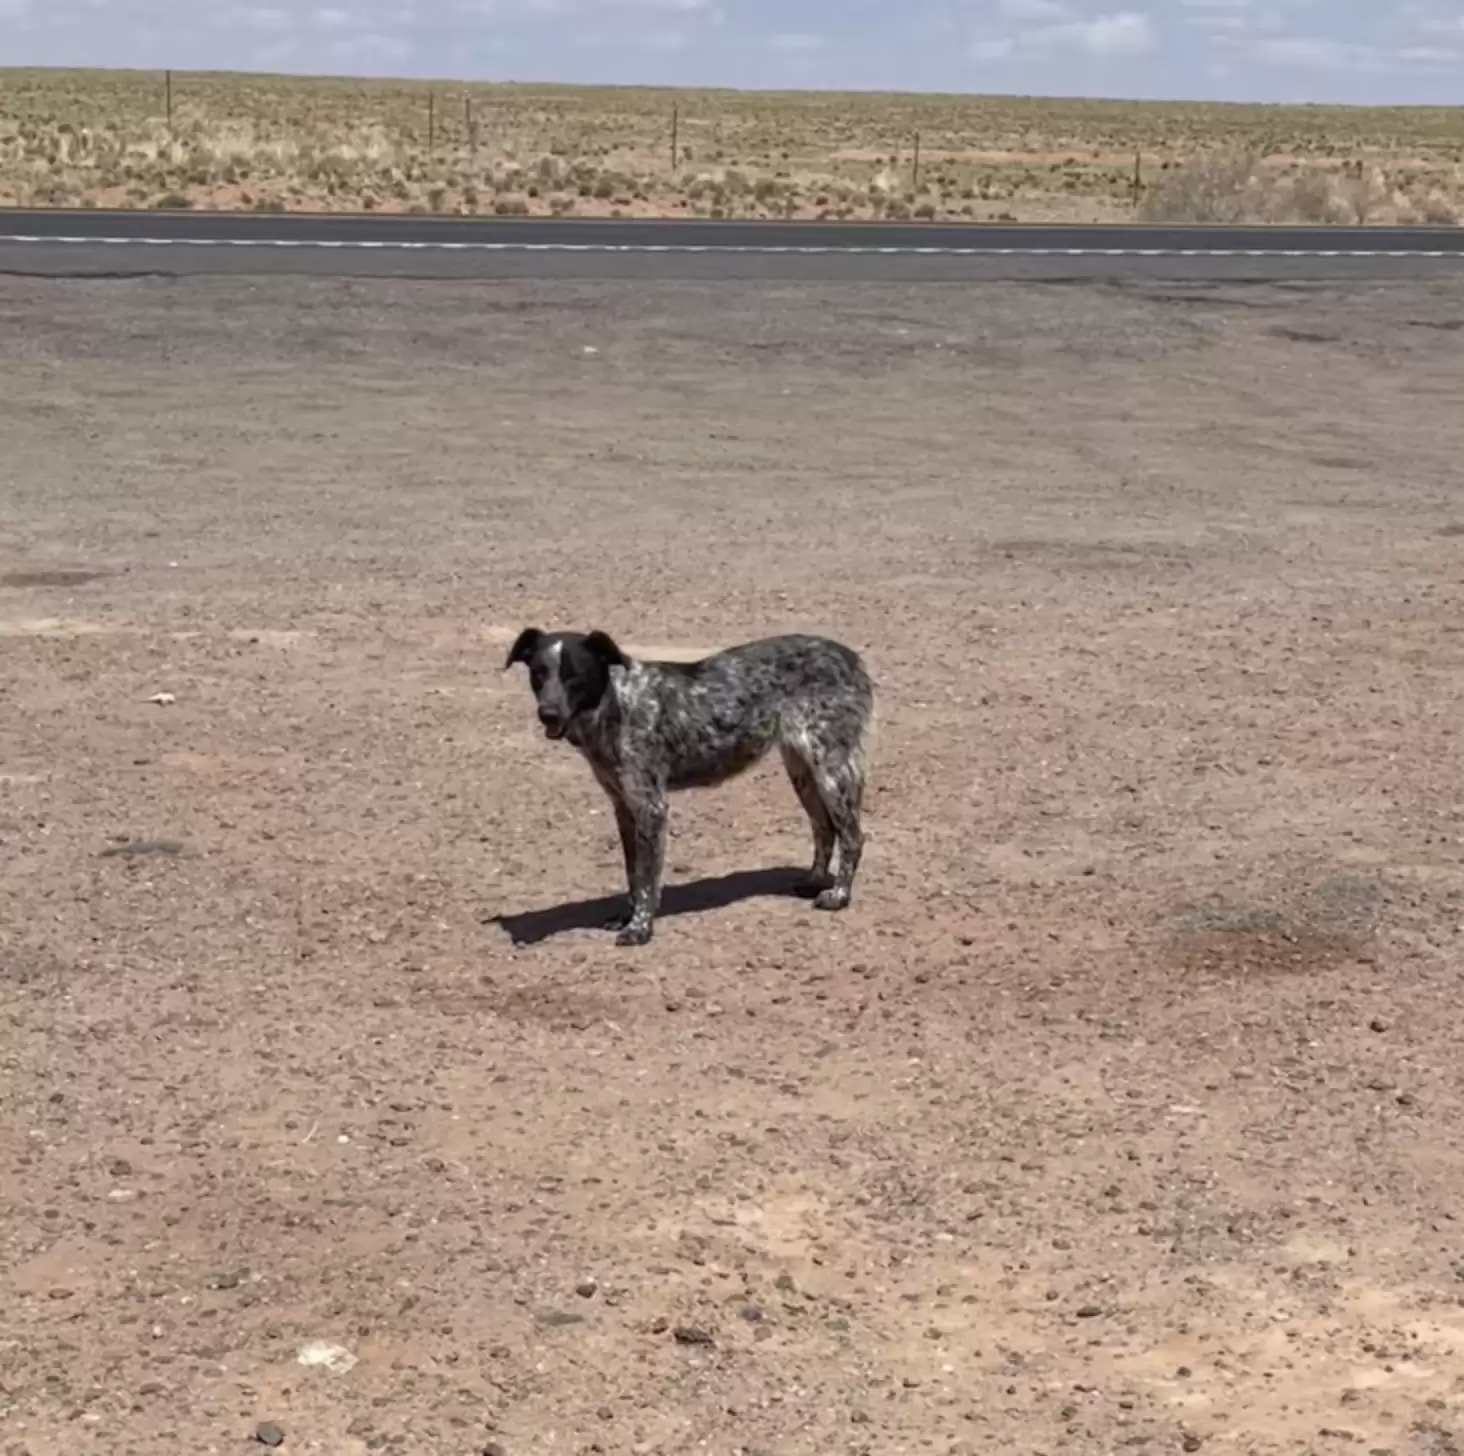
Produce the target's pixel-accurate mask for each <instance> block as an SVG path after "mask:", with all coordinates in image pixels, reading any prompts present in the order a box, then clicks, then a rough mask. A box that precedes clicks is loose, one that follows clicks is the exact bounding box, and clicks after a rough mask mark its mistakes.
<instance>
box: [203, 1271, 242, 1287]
mask: <svg viewBox="0 0 1464 1456" xmlns="http://www.w3.org/2000/svg"><path fill="white" fill-rule="evenodd" d="M208 1287H209V1288H210V1289H237V1288H238V1287H239V1276H238V1275H237V1274H210V1275H209V1276H208Z"/></svg>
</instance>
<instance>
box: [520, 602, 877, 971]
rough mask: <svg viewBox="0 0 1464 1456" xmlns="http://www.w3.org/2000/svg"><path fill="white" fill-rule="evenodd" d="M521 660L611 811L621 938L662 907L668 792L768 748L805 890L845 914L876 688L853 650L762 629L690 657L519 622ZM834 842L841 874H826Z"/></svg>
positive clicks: (544, 707)
mask: <svg viewBox="0 0 1464 1456" xmlns="http://www.w3.org/2000/svg"><path fill="white" fill-rule="evenodd" d="M516 662H522V663H526V664H527V665H528V669H529V683H530V686H531V687H532V688H533V690H534V696H535V697H536V698H537V699H538V704H539V721H540V723H542V724H543V726H544V734H545V736H546V737H547V738H550V739H553V740H558V739H561V738H565V739H568V740H569V742H570V743H572V744H573V745H574V746H575V747H576V748H577V749H579V751H580V752H581V753H582V754H583V755H584V756H585V759H586V760H587V761H588V763H589V765H590V768H591V769H592V770H593V771H594V774H595V777H596V778H597V779H598V780H599V781H600V786H601V787H602V788H603V789H604V790H605V792H606V794H608V795H609V797H610V802H611V804H612V805H613V806H614V809H615V822H616V824H617V826H618V827H619V830H620V845H621V849H622V850H623V851H624V854H625V873H626V878H627V879H628V880H629V882H630V913H629V915H628V916H627V917H625V918H624V919H622V920H620V921H617V922H616V923H615V925H614V926H612V927H611V928H612V929H619V931H620V934H619V935H618V936H617V937H616V944H617V945H644V944H645V943H646V942H647V941H648V940H650V938H651V934H652V929H653V926H654V922H655V918H656V912H657V910H658V909H659V908H660V901H661V878H662V873H663V869H664V863H665V846H666V812H667V805H666V797H667V795H668V794H669V793H671V792H673V791H675V790H678V789H691V788H711V787H713V786H715V785H717V784H722V783H725V782H726V781H727V780H728V779H731V778H733V777H735V776H736V775H737V774H740V773H742V772H744V771H745V770H747V769H749V768H751V767H752V766H753V764H755V763H757V762H758V760H759V759H761V758H762V757H763V755H764V754H766V753H767V752H768V750H769V749H771V748H772V747H773V745H774V744H777V746H778V748H779V749H780V750H781V752H782V755H783V764H784V766H785V767H786V768H787V770H788V777H789V778H790V779H792V781H793V788H794V789H795V790H796V792H797V794H798V799H799V802H800V803H801V804H802V805H803V808H804V810H805V812H806V813H807V814H808V817H809V819H810V821H811V822H812V824H813V844H814V854H813V870H812V872H811V874H810V876H809V885H808V890H809V893H811V894H813V895H814V896H815V899H814V902H813V903H814V904H815V905H816V906H817V907H818V908H819V909H820V910H842V909H843V908H844V907H845V906H846V905H848V903H849V900H850V897H851V895H852V893H853V889H854V876H855V873H856V872H857V871H858V869H859V857H860V853H861V851H862V850H863V847H864V834H863V830H862V828H861V826H860V810H861V806H862V802H863V797H864V777H865V756H866V741H867V739H868V735H869V730H870V726H871V722H872V719H873V713H874V687H873V684H872V683H871V682H870V679H869V674H868V672H867V671H866V670H865V666H864V663H863V661H862V660H861V659H860V657H859V654H858V653H856V652H854V651H853V650H852V649H851V648H848V647H845V646H844V645H843V644H842V643H839V642H833V641H830V640H829V639H828V638H826V637H812V636H805V635H801V634H799V635H791V636H785V637H766V638H763V639H761V640H760V641H757V642H747V643H744V644H743V645H741V646H739V647H729V648H727V649H726V650H725V651H723V652H717V653H714V654H713V655H712V656H710V657H704V658H702V659H701V660H700V661H699V662H649V661H640V660H638V659H635V658H632V657H629V656H627V655H626V654H625V653H624V652H622V651H621V650H620V648H619V647H618V646H616V644H615V642H614V640H613V639H612V638H611V637H609V636H608V635H607V634H606V633H604V632H599V631H596V632H589V633H580V632H541V631H540V630H539V629H538V628H537V627H528V628H525V630H524V631H523V632H521V633H520V634H519V637H518V640H517V641H516V642H515V643H514V644H513V647H512V649H511V650H510V651H509V654H508V661H507V662H505V663H504V671H505V672H506V671H507V670H508V669H509V668H511V667H512V666H513V665H514V664H515V663H516ZM835 845H837V846H838V850H839V864H838V872H837V874H834V875H832V876H831V875H830V865H831V863H832V861H833V854H834V847H835Z"/></svg>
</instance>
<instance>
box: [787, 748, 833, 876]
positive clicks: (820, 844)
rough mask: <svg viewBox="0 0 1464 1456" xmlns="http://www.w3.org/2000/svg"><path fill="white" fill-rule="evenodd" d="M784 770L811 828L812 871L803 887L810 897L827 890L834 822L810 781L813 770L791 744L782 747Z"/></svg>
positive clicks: (814, 785) (820, 795)
mask: <svg viewBox="0 0 1464 1456" xmlns="http://www.w3.org/2000/svg"><path fill="white" fill-rule="evenodd" d="M783 767H784V768H786V769H787V770H788V777H789V779H790V780H791V781H792V784H793V792H794V793H796V794H797V795H798V802H799V803H800V804H802V805H803V811H804V813H806V814H807V815H808V822H809V823H810V824H811V825H812V826H813V868H812V869H811V870H810V871H809V872H808V880H807V883H806V886H805V887H804V888H805V890H806V893H807V894H809V895H810V896H812V895H817V894H818V893H819V892H820V891H821V890H826V889H828V888H829V884H830V880H829V864H830V862H831V861H832V860H833V856H834V821H833V820H832V819H830V818H829V811H828V809H827V808H826V807H825V806H824V801H823V795H822V794H820V793H819V791H818V785H817V784H815V783H814V781H813V770H812V768H810V767H809V764H808V760H807V759H806V758H804V757H803V755H802V754H801V753H799V752H798V750H797V749H796V748H794V747H793V746H792V745H791V744H788V743H785V744H783Z"/></svg>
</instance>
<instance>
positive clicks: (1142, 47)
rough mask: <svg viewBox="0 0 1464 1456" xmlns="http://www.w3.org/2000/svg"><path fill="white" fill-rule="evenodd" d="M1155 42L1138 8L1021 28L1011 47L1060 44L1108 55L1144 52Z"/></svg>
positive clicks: (1147, 19) (1147, 22) (1021, 48)
mask: <svg viewBox="0 0 1464 1456" xmlns="http://www.w3.org/2000/svg"><path fill="white" fill-rule="evenodd" d="M1156 44H1157V38H1156V36H1155V34H1154V25H1153V22H1152V21H1150V19H1149V17H1148V16H1147V15H1146V14H1144V13H1143V12H1142V11H1139V10H1120V11H1118V12H1117V13H1116V14H1114V15H1099V16H1095V17H1094V18H1093V19H1092V20H1067V21H1063V22H1061V23H1060V24H1056V25H1042V26H1035V27H1033V28H1031V29H1028V30H1023V31H1020V32H1019V33H1018V34H1017V35H1016V36H1015V37H1014V38H1013V47H1012V48H1013V49H1017V50H1030V49H1042V48H1051V47H1060V48H1064V49H1068V50H1076V51H1085V52H1087V53H1088V54H1089V55H1091V56H1097V57H1100V58H1105V57H1121V56H1145V55H1148V54H1149V53H1150V52H1151V51H1152V50H1153V49H1154V48H1155V46H1156ZM1008 54H1010V51H1009V52H1008Z"/></svg>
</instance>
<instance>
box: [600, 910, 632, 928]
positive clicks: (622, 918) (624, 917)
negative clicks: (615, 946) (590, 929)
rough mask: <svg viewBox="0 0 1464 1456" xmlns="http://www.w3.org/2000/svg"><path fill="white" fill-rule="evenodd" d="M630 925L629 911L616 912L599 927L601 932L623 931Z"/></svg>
mask: <svg viewBox="0 0 1464 1456" xmlns="http://www.w3.org/2000/svg"><path fill="white" fill-rule="evenodd" d="M629 924H630V911H629V910H617V911H616V912H615V914H614V915H612V916H611V917H610V918H609V919H608V920H607V921H606V922H605V923H604V925H603V926H602V927H601V929H603V930H624V929H625V927H626V926H627V925H629Z"/></svg>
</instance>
